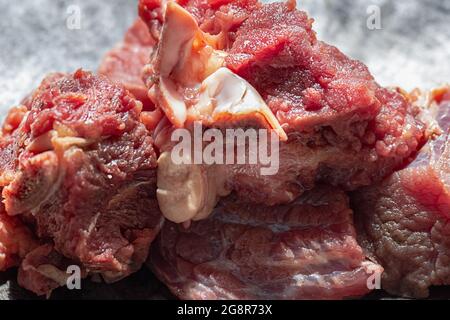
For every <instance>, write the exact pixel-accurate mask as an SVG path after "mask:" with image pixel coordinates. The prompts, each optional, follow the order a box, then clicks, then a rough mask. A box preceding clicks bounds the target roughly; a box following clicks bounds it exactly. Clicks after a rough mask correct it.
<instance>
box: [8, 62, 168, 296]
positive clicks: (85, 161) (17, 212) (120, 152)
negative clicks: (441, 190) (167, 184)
mask: <svg viewBox="0 0 450 320" xmlns="http://www.w3.org/2000/svg"><path fill="white" fill-rule="evenodd" d="M141 110H142V104H141V103H140V102H139V101H137V100H135V98H134V97H133V96H131V95H130V94H129V92H128V91H127V90H125V89H124V88H123V87H122V86H121V85H118V84H114V83H112V82H110V81H108V80H107V79H106V78H105V77H103V76H95V75H93V74H91V73H89V72H85V71H82V70H78V71H76V72H75V73H73V74H54V75H50V76H48V77H47V78H46V79H45V80H44V81H43V82H42V84H41V85H40V87H39V88H38V89H37V90H36V91H35V92H34V93H33V94H32V95H31V96H30V97H29V98H28V99H27V100H26V101H25V102H24V105H23V106H21V107H17V108H14V109H12V111H11V112H10V114H9V116H8V117H7V120H6V123H5V125H4V128H3V136H2V137H1V139H0V144H1V148H0V185H1V188H2V196H3V203H4V204H5V212H6V214H7V215H8V216H10V217H11V219H18V220H20V221H21V222H23V223H26V224H28V225H30V226H31V228H32V229H33V230H34V233H35V236H36V237H37V238H39V239H40V240H41V241H42V242H43V243H45V244H47V246H44V247H39V248H36V250H34V251H33V252H32V253H31V256H26V257H25V260H24V262H23V264H22V266H21V271H22V272H20V273H19V282H20V283H21V284H22V285H23V286H25V287H26V288H29V289H31V290H35V291H36V293H38V294H43V293H45V292H44V291H45V285H44V286H43V285H42V282H43V281H41V280H42V275H43V274H42V273H44V277H45V276H47V278H49V279H53V280H54V279H55V270H59V269H58V268H60V266H54V269H52V268H47V267H46V268H38V266H39V265H40V264H41V262H42V260H44V262H45V263H44V265H49V264H50V265H51V263H50V262H51V261H52V259H50V258H51V257H57V256H58V258H57V259H54V260H57V261H60V260H64V261H66V260H69V261H72V264H76V265H78V266H79V267H80V268H81V269H82V270H86V271H87V272H89V273H91V274H93V273H98V274H101V275H102V276H103V278H104V279H105V280H106V281H115V280H118V279H121V278H123V277H125V276H127V275H129V274H130V273H132V272H134V271H137V270H138V269H139V268H140V267H141V265H142V263H143V262H144V261H145V260H146V258H147V254H148V249H149V247H150V244H151V242H152V241H153V239H154V238H155V236H156V234H157V233H158V232H159V229H160V228H161V225H162V221H163V219H162V216H161V214H160V211H159V209H158V204H157V200H156V197H155V191H156V170H155V169H156V154H155V151H154V149H153V140H152V138H151V136H150V133H149V132H148V131H147V129H146V128H145V126H144V125H143V124H142V123H141V122H140V121H139V117H140V113H141ZM12 239H14V236H13V237H12ZM50 252H51V257H50ZM20 258H23V257H22V256H20ZM47 260H49V261H50V262H48V261H47ZM46 261H47V262H46ZM30 266H33V267H35V269H36V270H39V272H40V273H39V274H40V276H37V274H36V273H33V272H32V271H33V269H32V268H31V267H30ZM42 270H44V271H42ZM29 271H31V273H30V272H29ZM45 272H48V273H47V274H46V273H45ZM62 272H63V273H64V274H65V273H66V270H64V269H63V270H62ZM33 274H34V276H33ZM35 279H37V281H40V282H41V283H33V281H34V280H35ZM59 282H60V281H59ZM53 287H54V283H53V286H52V285H49V286H47V288H48V289H49V290H50V289H51V288H53ZM36 288H38V289H36ZM42 288H44V289H42ZM47 293H48V292H47Z"/></svg>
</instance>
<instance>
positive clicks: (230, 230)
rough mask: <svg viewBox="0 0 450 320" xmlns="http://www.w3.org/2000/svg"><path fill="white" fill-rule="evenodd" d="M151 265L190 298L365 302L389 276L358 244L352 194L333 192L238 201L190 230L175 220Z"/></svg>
mask: <svg viewBox="0 0 450 320" xmlns="http://www.w3.org/2000/svg"><path fill="white" fill-rule="evenodd" d="M149 263H150V266H151V267H152V268H153V270H154V271H155V273H156V274H157V276H158V277H159V278H160V279H161V280H162V281H163V282H164V283H165V284H166V285H167V286H168V287H169V288H170V289H171V291H172V292H173V293H174V294H175V295H177V296H178V297H180V298H182V299H338V298H346V297H357V296H361V295H364V294H366V293H368V292H369V285H368V283H370V281H371V280H370V279H369V278H370V277H371V276H375V277H376V274H378V276H379V275H380V273H381V272H382V268H381V267H379V266H378V265H376V264H373V263H371V262H369V261H366V260H365V257H364V255H363V252H362V249H361V248H360V247H359V245H358V244H357V242H356V235H355V230H354V228H353V222H352V211H351V210H350V209H349V206H348V198H347V196H346V195H345V193H343V192H342V191H340V190H336V189H333V188H325V187H324V188H321V189H318V190H315V191H311V192H308V193H306V194H305V195H303V196H302V197H301V198H299V199H297V200H296V201H295V202H294V203H292V204H290V205H283V206H277V207H269V206H262V205H260V206H255V205H252V204H248V203H244V202H241V201H239V200H238V199H236V198H235V197H233V196H231V197H229V198H226V199H225V200H223V201H222V202H221V203H220V205H219V206H218V207H217V208H216V209H215V211H214V214H213V215H212V216H211V217H210V218H209V219H207V220H203V221H200V222H195V223H193V224H192V225H191V226H190V227H189V228H188V229H184V228H183V227H182V226H180V225H176V224H173V223H167V224H165V226H164V227H163V230H162V232H161V234H160V236H159V238H158V240H157V241H156V242H155V244H154V247H152V250H151V254H150V260H149Z"/></svg>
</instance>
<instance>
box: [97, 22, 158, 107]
mask: <svg viewBox="0 0 450 320" xmlns="http://www.w3.org/2000/svg"><path fill="white" fill-rule="evenodd" d="M154 45H155V41H154V40H153V38H152V37H151V35H150V32H149V31H148V28H147V26H146V25H145V23H144V22H143V21H142V20H141V19H137V20H136V21H135V22H134V24H133V25H132V26H131V27H130V29H129V30H128V31H127V33H126V34H125V37H124V39H123V41H122V42H121V43H120V44H118V45H117V46H116V47H115V48H114V49H112V50H111V51H109V52H108V53H106V55H105V57H104V58H103V60H102V62H101V64H100V67H99V69H98V73H99V74H102V75H105V76H107V77H108V78H109V79H110V80H112V81H115V82H117V83H121V84H123V85H124V86H125V88H126V89H128V90H129V91H130V92H131V93H132V94H133V95H134V96H135V97H136V99H138V100H139V101H141V102H142V103H143V105H144V110H152V109H154V105H153V103H152V102H151V101H150V99H149V98H148V95H147V91H148V90H147V88H146V86H145V84H144V80H143V79H142V77H143V75H142V71H143V69H144V66H145V65H146V64H147V63H148V60H149V58H150V55H151V53H152V52H153V47H154Z"/></svg>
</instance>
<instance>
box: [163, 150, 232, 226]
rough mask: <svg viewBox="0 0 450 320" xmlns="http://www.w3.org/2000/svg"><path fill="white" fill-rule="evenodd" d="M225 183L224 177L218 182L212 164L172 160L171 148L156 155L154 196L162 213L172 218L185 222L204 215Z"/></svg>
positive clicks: (211, 209)
mask: <svg viewBox="0 0 450 320" xmlns="http://www.w3.org/2000/svg"><path fill="white" fill-rule="evenodd" d="M186 160H189V159H186ZM185 163H189V162H187V161H186V162H185ZM219 184H220V185H219ZM222 184H223V185H222ZM224 184H225V182H224V181H220V183H219V180H218V179H217V177H216V175H215V172H214V170H213V169H212V168H208V167H205V166H202V165H195V164H175V163H174V162H173V160H172V155H171V152H164V153H163V154H161V156H160V158H159V159H158V190H157V193H156V196H157V198H158V202H159V207H160V209H161V212H162V213H163V215H164V217H166V218H167V219H168V220H170V221H172V222H175V223H186V222H189V221H191V220H194V221H197V220H202V219H205V218H207V217H208V216H209V215H210V214H211V212H212V211H213V209H214V207H215V206H216V204H217V202H218V200H219V198H220V196H222V195H223V194H226V192H225V191H224V190H225V187H224Z"/></svg>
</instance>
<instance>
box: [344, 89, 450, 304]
mask: <svg viewBox="0 0 450 320" xmlns="http://www.w3.org/2000/svg"><path fill="white" fill-rule="evenodd" d="M437 93H438V95H437V96H435V97H434V98H433V103H432V106H431V111H432V112H433V113H434V114H435V119H436V122H437V126H438V127H439V128H440V129H439V131H440V133H441V135H440V136H438V137H435V138H433V139H432V140H431V141H430V142H428V143H427V144H426V145H425V147H424V148H423V149H422V150H421V152H420V153H419V154H418V156H417V158H416V159H415V160H414V161H413V162H412V163H411V164H410V165H408V166H407V167H406V168H404V169H403V170H401V171H399V172H396V173H394V174H393V175H392V176H390V177H389V178H387V179H386V180H385V181H383V182H382V183H380V184H377V185H375V186H371V187H367V188H363V189H361V190H360V191H358V192H356V193H355V194H354V195H353V200H352V202H353V205H354V206H353V207H354V209H355V211H356V217H357V219H358V221H359V223H358V226H359V230H358V231H359V232H360V233H361V239H362V244H363V246H364V247H365V248H366V249H367V252H368V253H369V254H370V255H372V256H373V257H374V258H375V259H376V260H377V261H378V262H379V263H380V264H381V265H383V267H384V268H385V272H384V274H383V281H382V285H383V288H384V289H386V290H387V291H388V292H390V293H392V294H395V295H402V296H406V297H416V298H424V297H427V296H428V294H429V287H430V286H438V285H449V284H450V268H449V263H450V241H449V239H450V238H449V236H450V224H449V219H450V138H449V133H450V131H449V129H450V121H449V120H450V89H449V88H447V89H445V90H439V91H437Z"/></svg>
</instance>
